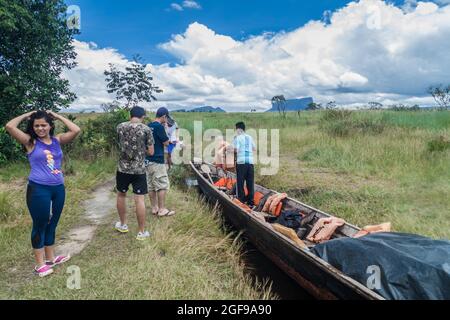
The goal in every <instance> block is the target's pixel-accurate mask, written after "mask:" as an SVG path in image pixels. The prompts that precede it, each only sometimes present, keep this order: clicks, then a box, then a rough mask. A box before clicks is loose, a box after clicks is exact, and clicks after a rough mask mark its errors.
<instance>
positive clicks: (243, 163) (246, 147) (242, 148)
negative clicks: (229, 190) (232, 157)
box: [233, 122, 256, 207]
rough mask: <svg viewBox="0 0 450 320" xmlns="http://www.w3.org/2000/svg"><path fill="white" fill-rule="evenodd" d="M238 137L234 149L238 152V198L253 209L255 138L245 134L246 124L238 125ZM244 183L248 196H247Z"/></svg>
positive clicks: (234, 142) (235, 139) (239, 123)
mask: <svg viewBox="0 0 450 320" xmlns="http://www.w3.org/2000/svg"><path fill="white" fill-rule="evenodd" d="M236 134H237V135H236V136H235V137H234V140H233V148H234V151H235V152H236V174H237V196H238V199H239V201H241V202H242V203H246V204H247V205H248V206H250V207H253V206H254V205H255V204H254V200H253V198H254V193H255V191H254V190H255V168H254V160H253V153H254V152H256V146H255V143H254V142H253V138H252V137H251V136H250V135H248V134H246V133H245V123H244V122H238V123H236ZM244 182H245V184H246V187H247V191H248V195H247V196H246V195H245V191H244Z"/></svg>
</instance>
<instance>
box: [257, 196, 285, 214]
mask: <svg viewBox="0 0 450 320" xmlns="http://www.w3.org/2000/svg"><path fill="white" fill-rule="evenodd" d="M286 198H287V194H286V193H281V194H280V193H275V194H273V195H271V196H270V197H269V198H268V199H267V200H266V203H264V207H263V209H262V212H267V213H270V214H272V215H274V216H276V217H278V216H280V214H281V210H282V208H283V203H282V202H281V201H282V200H284V199H286Z"/></svg>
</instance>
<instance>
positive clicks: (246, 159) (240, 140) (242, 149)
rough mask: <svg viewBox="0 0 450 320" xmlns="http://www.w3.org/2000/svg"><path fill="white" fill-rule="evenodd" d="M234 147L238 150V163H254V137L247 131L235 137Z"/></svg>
mask: <svg viewBox="0 0 450 320" xmlns="http://www.w3.org/2000/svg"><path fill="white" fill-rule="evenodd" d="M233 147H234V148H235V149H236V150H237V164H254V160H253V149H256V147H255V144H254V143H253V138H252V137H251V136H249V135H248V134H246V133H242V134H239V135H237V136H236V137H234V140H233Z"/></svg>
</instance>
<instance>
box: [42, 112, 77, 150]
mask: <svg viewBox="0 0 450 320" xmlns="http://www.w3.org/2000/svg"><path fill="white" fill-rule="evenodd" d="M47 113H48V114H50V115H51V116H52V117H53V118H55V119H56V120H60V121H61V122H62V123H64V125H65V126H66V127H67V128H68V129H69V131H68V132H65V133H61V134H58V135H57V136H56V137H55V138H56V139H57V140H58V141H59V143H61V144H68V143H70V142H72V141H73V140H74V139H75V138H76V137H77V136H78V135H79V134H80V132H81V129H80V127H79V126H77V125H76V124H75V123H73V122H72V121H70V120H69V119H66V118H64V117H63V116H61V115H59V114H57V113H55V112H53V111H47Z"/></svg>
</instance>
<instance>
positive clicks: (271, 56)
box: [72, 0, 450, 111]
mask: <svg viewBox="0 0 450 320" xmlns="http://www.w3.org/2000/svg"><path fill="white" fill-rule="evenodd" d="M326 20H327V21H310V22H309V23H307V24H306V25H304V26H301V27H299V28H298V29H296V30H293V31H291V32H279V33H265V34H261V35H257V36H253V37H250V38H248V39H246V40H236V39H233V38H232V37H229V36H227V35H221V34H218V33H216V32H215V31H214V30H211V29H210V28H208V26H205V25H202V24H200V23H192V24H191V25H190V26H189V27H188V28H187V30H186V31H185V32H184V33H183V34H178V35H174V36H173V37H172V39H170V40H169V41H167V42H166V43H163V44H161V45H160V46H159V47H160V49H162V50H164V51H166V52H167V53H169V54H171V55H173V56H174V57H176V58H177V59H179V64H177V65H175V66H171V65H169V64H163V65H149V67H148V68H149V70H151V71H152V72H153V74H154V76H155V81H156V82H157V85H159V86H161V87H162V88H163V89H164V94H162V95H160V96H159V99H160V101H159V105H168V106H172V105H173V106H175V105H177V106H193V105H202V104H211V105H217V106H223V107H225V108H228V109H229V110H243V111H248V110H250V108H258V109H264V108H268V107H269V106H270V99H271V97H272V96H275V95H280V94H283V95H285V97H287V98H297V97H303V96H312V97H314V99H315V100H317V101H319V102H327V101H330V100H335V101H337V102H338V103H339V104H347V105H351V104H354V103H366V102H368V101H378V102H381V103H385V104H388V103H393V102H401V103H420V104H431V103H432V99H431V98H429V97H427V94H426V89H427V87H428V86H429V85H432V84H439V83H447V82H448V74H447V70H449V69H450V55H448V52H450V39H449V37H448V34H450V6H438V5H437V4H435V3H432V2H417V3H415V4H414V6H411V7H410V8H409V9H408V10H406V9H405V7H404V6H403V7H396V6H394V5H393V4H389V3H386V2H384V1H381V0H361V1H359V2H351V3H349V4H348V5H346V6H345V7H343V8H341V9H339V10H337V11H335V12H333V13H332V14H328V15H327V19H326ZM86 46H88V47H87V48H86ZM105 50H106V52H107V53H106V52H105ZM77 52H78V53H79V60H82V61H84V62H83V63H82V64H80V67H81V65H83V66H84V67H82V69H81V70H77V69H76V70H74V73H77V72H87V71H86V68H87V70H89V74H90V75H91V78H92V79H93V81H94V79H95V81H97V80H98V78H95V77H94V74H91V73H90V72H93V73H95V72H96V71H95V68H96V67H95V66H93V64H94V62H93V61H92V60H91V57H90V56H89V55H99V56H101V55H107V56H105V57H103V58H102V59H98V61H100V60H101V61H107V60H104V59H116V61H117V59H119V60H121V61H122V63H124V61H125V60H126V59H125V58H124V57H123V56H121V55H120V54H119V53H118V52H116V51H115V50H113V49H98V48H93V47H92V46H89V45H87V44H83V43H79V44H78V46H77ZM80 53H81V54H80ZM83 56H87V57H83ZM100 63H102V62H100ZM87 66H89V67H87ZM80 67H79V68H80ZM97 69H101V68H99V67H97ZM72 77H75V76H73V75H72ZM74 85H75V86H79V85H77V84H74ZM102 85H103V86H104V80H103V82H102ZM94 87H96V88H98V89H99V86H98V87H97V86H94ZM79 89H80V90H81V88H79ZM83 90H84V91H82V92H83V93H86V89H83ZM94 91H95V90H91V91H90V92H89V93H92V94H93V96H92V97H98V96H99V95H98V94H95V92H94ZM77 93H78V94H79V92H77ZM102 97H104V96H103V95H102ZM104 98H105V99H106V97H104ZM89 99H90V98H87V100H89ZM92 99H93V98H92Z"/></svg>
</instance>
